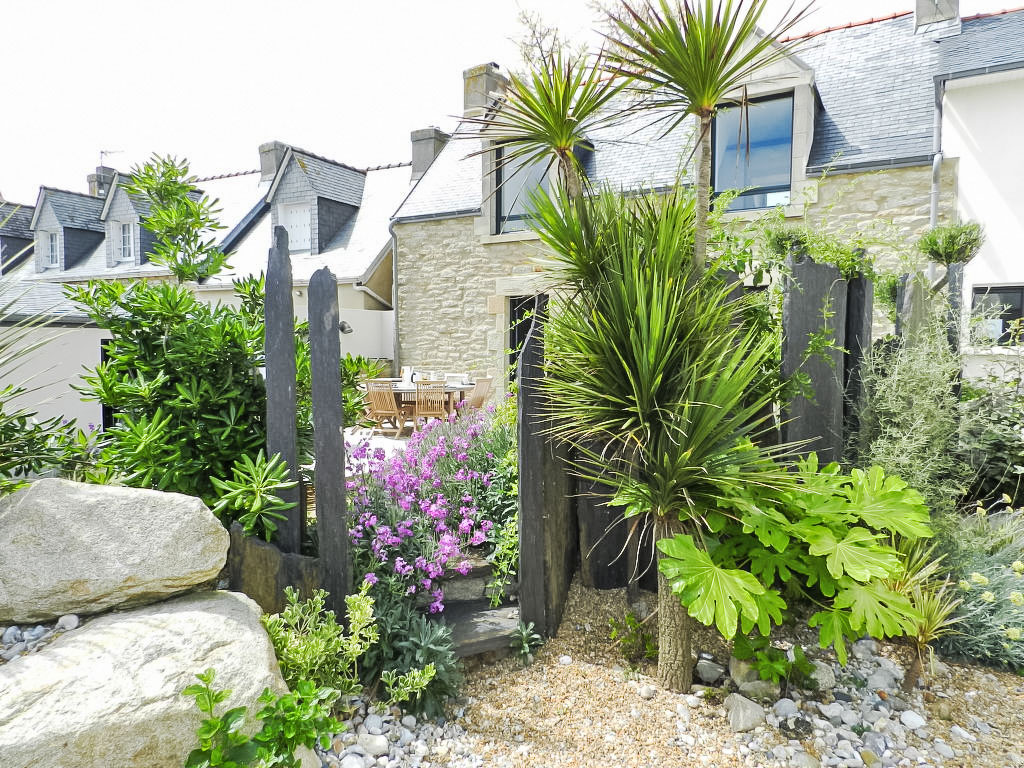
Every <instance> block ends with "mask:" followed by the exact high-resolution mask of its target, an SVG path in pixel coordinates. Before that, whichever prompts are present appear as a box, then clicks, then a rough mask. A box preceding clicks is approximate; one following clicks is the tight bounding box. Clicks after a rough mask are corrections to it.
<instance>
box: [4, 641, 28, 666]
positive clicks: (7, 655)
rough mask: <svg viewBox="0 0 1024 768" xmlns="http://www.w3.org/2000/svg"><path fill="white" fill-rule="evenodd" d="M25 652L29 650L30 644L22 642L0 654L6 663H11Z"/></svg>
mask: <svg viewBox="0 0 1024 768" xmlns="http://www.w3.org/2000/svg"><path fill="white" fill-rule="evenodd" d="M25 650H28V643H26V642H25V641H24V640H21V641H19V642H17V643H15V644H14V645H12V646H11V647H10V648H8V649H7V650H6V651H4V652H3V653H0V659H3V660H4V661H10V660H11V659H14V658H17V657H18V656H19V655H20V654H21V653H22V652H23V651H25Z"/></svg>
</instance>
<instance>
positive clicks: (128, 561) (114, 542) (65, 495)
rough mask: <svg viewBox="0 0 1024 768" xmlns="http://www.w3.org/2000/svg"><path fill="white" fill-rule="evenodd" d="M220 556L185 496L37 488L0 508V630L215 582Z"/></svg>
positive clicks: (213, 526)
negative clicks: (6, 625)
mask: <svg viewBox="0 0 1024 768" xmlns="http://www.w3.org/2000/svg"><path fill="white" fill-rule="evenodd" d="M227 550H228V534H227V531H225V530H224V528H223V526H221V524H220V522H219V521H218V520H217V518H216V517H215V516H214V515H213V513H212V512H210V510H209V509H208V508H207V507H206V505H205V504H203V502H202V501H200V500H199V499H197V498H195V497H193V496H183V495H182V494H178V493H162V492H160V491H150V490H143V489H139V488H121V487H115V486H106V485H87V484H85V483H74V482H71V481H70V480H56V479H49V480H39V481H37V482H34V483H32V484H31V485H30V486H28V487H27V488H24V489H22V490H20V491H18V492H17V493H13V494H11V495H9V496H5V497H3V498H2V499H0V552H2V553H3V556H2V557H0V624H17V623H27V622H32V621H47V620H51V619H55V618H57V617H59V616H62V615H64V614H68V613H77V614H91V613H100V612H102V611H106V610H109V609H110V608H114V607H118V606H129V605H144V604H147V603H152V602H156V601H157V600H163V599H165V598H167V597H170V596H173V595H176V594H179V593H182V592H186V591H188V590H190V589H192V588H194V587H195V586H197V585H199V584H203V583H205V582H209V581H211V580H212V579H214V578H216V576H217V574H218V572H219V571H220V570H221V568H222V567H223V566H224V562H225V560H226V558H227Z"/></svg>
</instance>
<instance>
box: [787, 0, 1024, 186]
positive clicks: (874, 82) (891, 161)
mask: <svg viewBox="0 0 1024 768" xmlns="http://www.w3.org/2000/svg"><path fill="white" fill-rule="evenodd" d="M798 55H799V56H800V57H801V58H803V59H804V61H806V62H807V63H808V64H809V65H810V66H811V67H812V68H813V69H814V76H815V85H816V86H817V90H818V95H819V97H820V99H821V108H820V109H819V111H818V114H817V118H816V121H815V126H814V142H813V144H812V146H811V154H810V158H809V161H808V170H809V172H811V173H813V172H817V171H821V170H823V169H824V168H827V167H831V168H832V169H834V170H839V169H844V168H858V167H882V166H885V165H907V164H913V163H921V162H928V161H930V159H931V157H932V153H933V151H934V117H935V93H936V92H935V78H936V77H938V76H942V75H949V74H958V73H963V72H965V71H973V70H976V69H982V70H984V69H985V68H987V67H1006V66H1008V65H1017V66H1024V12H1022V11H1015V12H1009V13H1001V14H997V15H980V16H972V17H967V18H965V19H964V20H963V23H962V27H961V32H960V34H959V35H955V36H952V37H947V38H942V39H935V38H934V37H933V36H931V35H928V34H921V35H915V34H914V15H913V14H912V13H907V14H904V15H901V16H897V17H894V18H889V19H883V20H880V21H877V22H875V23H871V24H863V25H859V26H852V27H848V28H840V29H834V30H829V31H827V32H824V33H820V34H816V35H815V36H813V37H811V38H809V39H808V40H807V42H806V43H805V44H804V45H803V46H801V47H800V48H799V49H798Z"/></svg>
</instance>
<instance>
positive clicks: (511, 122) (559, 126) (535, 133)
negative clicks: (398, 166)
mask: <svg viewBox="0 0 1024 768" xmlns="http://www.w3.org/2000/svg"><path fill="white" fill-rule="evenodd" d="M605 69H606V67H605V64H604V57H603V55H602V54H598V55H597V56H594V57H592V58H591V59H590V61H588V60H587V58H585V57H580V56H572V55H569V54H566V53H564V52H563V51H561V50H557V51H555V52H553V53H552V54H550V55H549V56H547V57H545V58H544V59H543V60H542V66H540V67H538V68H536V69H534V70H533V71H531V72H529V73H527V74H526V75H524V76H522V77H520V76H518V75H515V74H512V75H510V76H509V84H508V88H507V89H506V92H505V93H504V95H503V96H501V97H500V99H499V101H498V103H497V104H496V105H495V106H494V108H492V109H491V110H490V111H489V112H488V113H487V114H485V115H483V116H480V117H465V118H463V121H464V122H466V123H469V124H470V125H471V126H473V127H474V130H472V131H465V132H461V133H457V134H456V136H457V137H463V138H476V139H485V140H487V141H489V142H493V143H494V144H500V145H501V146H502V147H503V153H502V158H501V162H500V163H499V167H504V166H506V165H509V164H514V165H519V164H524V165H532V164H534V163H542V164H544V166H545V167H546V168H550V167H551V166H552V165H556V166H557V167H558V171H559V176H560V178H561V180H562V183H563V184H565V185H566V187H567V189H568V191H569V192H570V194H571V195H576V194H578V193H579V192H580V191H581V190H582V186H583V184H584V183H585V178H586V174H585V173H583V168H582V166H581V163H580V160H579V157H578V155H577V150H578V149H579V148H580V147H582V146H585V145H586V144H587V142H588V141H589V137H590V135H591V133H592V132H593V131H595V130H597V129H599V128H602V127H604V126H606V125H608V124H609V123H611V122H613V121H614V120H615V119H616V112H615V110H614V109H613V108H612V106H611V105H610V104H609V102H611V100H612V99H613V98H614V97H615V95H616V94H617V93H618V92H619V91H621V90H622V88H623V86H624V85H625V82H624V81H622V80H620V79H619V78H616V77H614V76H609V75H607V74H606V73H605ZM490 151H492V146H487V147H484V148H483V149H480V150H478V151H476V152H473V153H470V155H469V156H470V157H472V156H475V155H481V154H485V153H487V152H490Z"/></svg>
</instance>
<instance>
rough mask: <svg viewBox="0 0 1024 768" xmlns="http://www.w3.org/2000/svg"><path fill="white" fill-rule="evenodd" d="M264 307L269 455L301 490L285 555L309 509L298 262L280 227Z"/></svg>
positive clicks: (283, 532)
mask: <svg viewBox="0 0 1024 768" xmlns="http://www.w3.org/2000/svg"><path fill="white" fill-rule="evenodd" d="M266 284H267V288H266V291H267V293H266V299H265V305H264V313H265V318H264V320H265V329H264V334H265V335H264V354H265V365H266V371H267V375H266V381H267V454H268V455H269V456H273V455H274V454H275V453H278V454H280V455H281V459H282V460H283V461H284V462H285V464H287V465H288V478H289V479H290V480H292V481H294V482H295V483H296V485H295V487H293V488H290V489H288V490H285V491H281V492H280V496H281V498H282V499H283V500H284V501H289V502H292V503H293V504H294V505H295V506H294V507H292V508H291V509H290V510H289V511H288V512H286V513H285V514H286V515H287V518H288V519H287V520H283V521H282V522H281V524H280V526H279V527H278V529H277V541H278V545H279V546H280V548H281V551H282V552H299V551H300V550H301V548H302V534H303V531H304V525H303V522H304V521H303V519H302V518H303V509H302V489H301V488H300V487H299V484H298V483H299V446H298V435H297V434H296V431H295V416H296V411H295V308H294V306H293V305H292V262H291V259H290V258H289V256H288V231H287V230H286V229H285V228H284V227H275V228H274V246H273V247H272V248H271V249H270V257H269V261H268V264H267V280H266Z"/></svg>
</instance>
